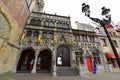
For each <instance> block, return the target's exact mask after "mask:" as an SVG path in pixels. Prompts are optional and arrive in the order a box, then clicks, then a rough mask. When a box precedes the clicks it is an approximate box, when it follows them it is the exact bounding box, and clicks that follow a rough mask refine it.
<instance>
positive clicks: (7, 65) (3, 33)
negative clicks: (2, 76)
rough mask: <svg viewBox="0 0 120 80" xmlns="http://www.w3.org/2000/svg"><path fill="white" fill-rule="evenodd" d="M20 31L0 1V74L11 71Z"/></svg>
mask: <svg viewBox="0 0 120 80" xmlns="http://www.w3.org/2000/svg"><path fill="white" fill-rule="evenodd" d="M21 29H22V28H20V26H19V24H18V22H17V21H16V19H15V18H14V17H13V15H12V13H11V12H9V10H8V8H7V7H6V6H5V5H4V3H3V2H2V1H1V0H0V73H2V72H7V71H11V70H12V67H13V64H14V61H15V57H16V54H17V51H18V49H17V48H15V47H19V46H18V39H19V35H20V32H21ZM8 43H9V44H8ZM10 44H11V45H10Z"/></svg>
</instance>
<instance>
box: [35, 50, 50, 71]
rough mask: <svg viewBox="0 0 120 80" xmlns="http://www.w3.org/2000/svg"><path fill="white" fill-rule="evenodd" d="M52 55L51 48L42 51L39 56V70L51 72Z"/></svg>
mask: <svg viewBox="0 0 120 80" xmlns="http://www.w3.org/2000/svg"><path fill="white" fill-rule="evenodd" d="M51 59H52V55H51V52H50V51H49V50H43V51H41V52H40V54H39V55H38V58H37V72H50V70H51Z"/></svg>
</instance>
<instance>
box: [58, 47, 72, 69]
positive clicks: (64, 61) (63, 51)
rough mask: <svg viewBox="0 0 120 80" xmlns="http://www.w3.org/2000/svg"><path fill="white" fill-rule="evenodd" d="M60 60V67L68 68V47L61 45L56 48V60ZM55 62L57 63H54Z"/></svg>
mask: <svg viewBox="0 0 120 80" xmlns="http://www.w3.org/2000/svg"><path fill="white" fill-rule="evenodd" d="M59 56H60V57H61V58H62V65H61V66H65V67H68V66H70V49H69V47H67V46H65V45H62V46H59V47H58V48H57V58H58V57H59ZM56 62H57V61H56Z"/></svg>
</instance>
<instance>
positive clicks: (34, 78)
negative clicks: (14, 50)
mask: <svg viewBox="0 0 120 80" xmlns="http://www.w3.org/2000/svg"><path fill="white" fill-rule="evenodd" d="M10 80H120V72H113V73H108V72H106V73H97V74H85V75H83V76H82V77H80V76H56V77H53V76H51V74H49V73H37V74H30V73H17V74H15V75H13V77H12V78H11V79H10Z"/></svg>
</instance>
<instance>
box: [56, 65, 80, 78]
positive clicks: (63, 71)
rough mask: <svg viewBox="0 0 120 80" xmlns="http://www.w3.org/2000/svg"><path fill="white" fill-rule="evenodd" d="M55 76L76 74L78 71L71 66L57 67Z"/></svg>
mask: <svg viewBox="0 0 120 80" xmlns="http://www.w3.org/2000/svg"><path fill="white" fill-rule="evenodd" d="M56 73H57V76H77V75H78V73H77V71H76V70H74V69H73V68H71V67H57V69H56Z"/></svg>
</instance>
